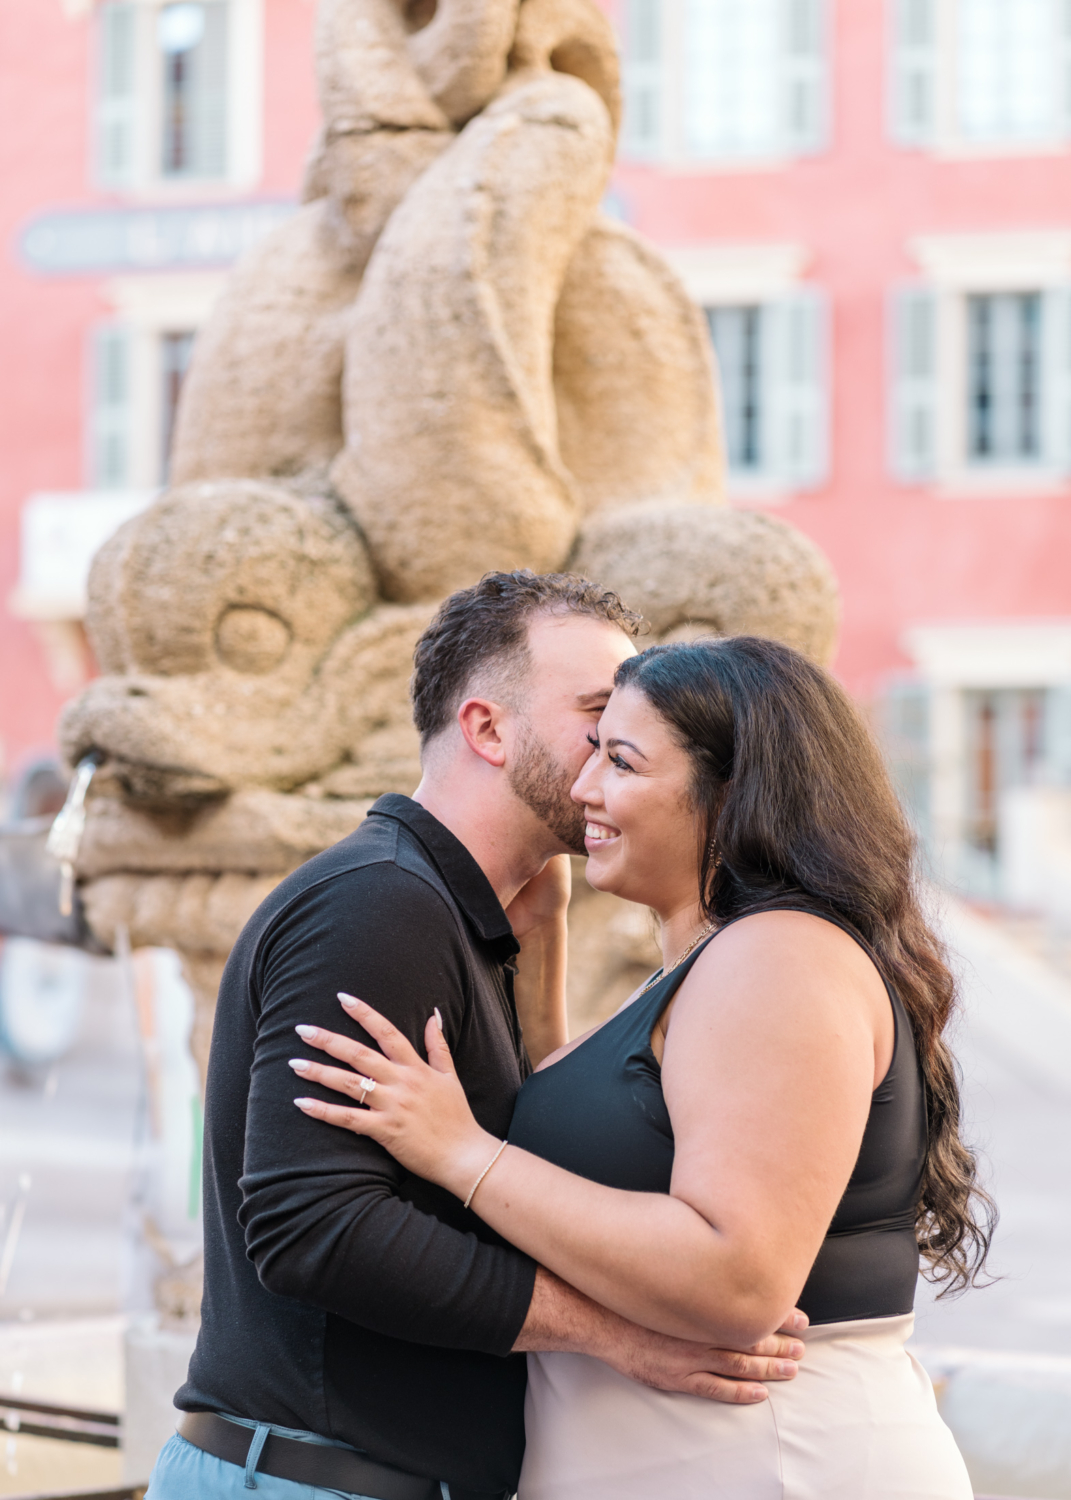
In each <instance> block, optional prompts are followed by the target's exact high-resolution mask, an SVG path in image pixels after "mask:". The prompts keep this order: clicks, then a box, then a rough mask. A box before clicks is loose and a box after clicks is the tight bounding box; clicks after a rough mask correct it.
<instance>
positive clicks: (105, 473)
mask: <svg viewBox="0 0 1071 1500" xmlns="http://www.w3.org/2000/svg"><path fill="white" fill-rule="evenodd" d="M92 367H93V376H92V378H93V417H92V454H91V466H92V470H93V483H94V485H95V486H96V488H97V489H102V490H115V489H125V488H126V487H127V486H128V485H129V483H130V397H131V390H130V373H131V371H130V336H129V334H128V332H127V330H126V329H125V328H121V327H119V326H117V325H110V326H108V327H105V328H98V329H97V330H96V332H95V333H94V336H93V360H92Z"/></svg>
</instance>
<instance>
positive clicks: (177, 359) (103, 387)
mask: <svg viewBox="0 0 1071 1500" xmlns="http://www.w3.org/2000/svg"><path fill="white" fill-rule="evenodd" d="M194 338H195V335H194V333H192V332H190V331H188V330H185V329H183V330H181V331H178V332H171V331H168V330H165V331H162V332H161V331H157V330H155V329H153V328H151V327H145V326H138V325H137V324H128V323H107V324H104V325H102V326H101V327H99V328H98V329H96V331H95V332H94V335H93V341H92V358H91V390H90V422H89V435H90V440H89V484H90V487H91V488H93V489H99V490H129V489H151V488H153V487H154V486H156V485H160V484H166V483H167V475H168V468H169V465H170V456H171V443H172V439H173V437H174V431H175V418H176V416H177V414H178V403H179V395H180V393H181V390H182V381H183V377H184V376H185V374H186V370H187V368H188V367H189V362H190V356H191V354H192V352H193V343H194Z"/></svg>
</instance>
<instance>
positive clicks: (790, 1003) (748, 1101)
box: [298, 637, 990, 1500]
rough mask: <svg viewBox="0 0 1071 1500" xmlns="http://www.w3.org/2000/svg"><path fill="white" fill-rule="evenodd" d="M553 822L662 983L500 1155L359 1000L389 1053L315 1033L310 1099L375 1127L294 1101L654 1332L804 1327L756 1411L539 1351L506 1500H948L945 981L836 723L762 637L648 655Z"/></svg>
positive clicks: (448, 1076) (906, 840)
mask: <svg viewBox="0 0 1071 1500" xmlns="http://www.w3.org/2000/svg"><path fill="white" fill-rule="evenodd" d="M572 795H573V797H574V799H575V800H576V801H578V802H582V803H583V805H584V809H585V816H586V818H587V839H586V844H587V849H588V853H589V861H588V880H589V881H590V883H591V884H592V885H593V886H595V887H596V888H597V889H599V890H605V891H612V892H614V893H615V894H617V895H620V896H623V897H625V898H626V899H627V900H630V901H635V902H639V903H642V904H645V905H647V906H650V907H651V908H653V909H654V911H655V912H656V913H657V915H658V917H659V920H660V923H661V932H662V950H663V954H664V957H665V963H664V966H663V969H662V970H660V971H659V973H658V974H656V975H655V976H654V977H653V978H652V979H651V980H650V981H648V983H647V984H645V985H644V986H643V988H642V989H641V990H640V991H639V992H638V993H637V994H636V995H635V996H634V997H633V998H632V999H631V1000H630V1001H629V1002H627V1003H626V1005H625V1006H624V1007H622V1009H621V1010H620V1011H618V1012H617V1014H616V1015H615V1016H613V1017H612V1018H611V1019H610V1020H609V1021H607V1022H605V1023H604V1024H603V1025H602V1026H600V1027H597V1028H595V1030H593V1031H592V1032H589V1033H588V1034H587V1036H585V1037H583V1038H581V1039H580V1040H579V1041H577V1042H574V1043H573V1044H572V1045H571V1046H564V1047H562V1048H560V1049H559V1050H558V1051H557V1052H555V1053H554V1054H553V1055H552V1056H550V1057H549V1058H547V1059H546V1061H545V1062H544V1063H543V1065H542V1066H541V1068H540V1069H539V1070H538V1071H537V1072H536V1073H534V1074H533V1075H532V1077H531V1078H530V1079H529V1080H528V1081H527V1083H526V1084H525V1085H524V1087H523V1089H522V1090H521V1093H520V1095H519V1097H518V1100H517V1105H516V1110H515V1114H514V1119H513V1124H512V1126H511V1129H510V1135H509V1141H508V1144H505V1143H502V1142H500V1141H497V1140H495V1139H494V1138H493V1137H491V1136H489V1135H488V1134H487V1133H486V1132H484V1131H483V1130H481V1129H480V1127H479V1126H478V1125H477V1124H476V1123H475V1121H474V1120H473V1118H472V1115H471V1113H470V1112H469V1110H468V1106H467V1103H466V1101H465V1098H464V1094H463V1092H462V1090H461V1087H460V1085H459V1083H458V1082H457V1079H456V1076H455V1075H454V1073H453V1069H452V1067H451V1063H450V1057H449V1052H448V1049H447V1047H446V1044H445V1040H444V1038H443V1037H442V1035H441V1031H440V1029H439V1028H438V1027H437V1026H436V1023H435V1020H434V1018H433V1019H432V1020H431V1021H429V1026H428V1032H427V1048H428V1057H429V1062H430V1066H429V1064H425V1063H424V1062H423V1061H422V1060H421V1059H420V1058H419V1056H418V1055H417V1054H416V1052H415V1051H414V1050H413V1049H412V1048H411V1047H410V1046H409V1044H408V1043H407V1042H406V1041H405V1040H404V1038H401V1037H399V1036H398V1034H397V1033H396V1032H394V1030H393V1028H392V1027H390V1026H389V1024H388V1023H386V1022H385V1021H384V1020H383V1018H382V1017H380V1016H378V1015H377V1014H376V1013H375V1012H373V1011H371V1010H370V1008H369V1007H367V1006H363V1005H362V1004H361V1002H360V1001H352V1000H347V1001H346V1002H345V1003H346V1005H347V1008H348V1009H349V1011H350V1014H351V1015H352V1016H353V1017H354V1019H356V1020H357V1021H358V1022H359V1023H360V1025H361V1026H363V1027H364V1028H365V1030H366V1031H367V1032H369V1033H370V1034H371V1035H372V1036H373V1037H374V1038H375V1039H376V1040H377V1041H378V1042H379V1044H380V1046H381V1047H382V1052H379V1051H376V1050H374V1049H372V1048H368V1047H362V1046H360V1045H359V1044H357V1043H355V1042H353V1041H350V1040H348V1039H346V1038H342V1037H335V1036H332V1035H331V1034H328V1033H320V1034H319V1035H318V1038H317V1041H316V1045H318V1046H320V1047H322V1048H323V1049H324V1050H325V1051H327V1052H329V1053H330V1054H331V1055H333V1056H334V1057H336V1058H338V1059H340V1060H341V1061H343V1062H344V1063H347V1064H349V1065H350V1066H351V1067H352V1068H354V1069H356V1070H357V1074H356V1075H355V1074H354V1073H351V1072H348V1071H344V1070H342V1069H338V1068H332V1067H330V1066H328V1065H319V1064H316V1065H312V1066H311V1067H310V1066H308V1065H305V1066H304V1067H303V1069H302V1076H303V1077H304V1078H310V1079H315V1080H316V1081H317V1082H319V1083H322V1084H325V1085H326V1086H327V1087H329V1088H333V1089H336V1090H338V1091H340V1092H342V1093H345V1094H349V1095H350V1096H352V1097H355V1098H357V1099H358V1100H360V1101H361V1102H362V1103H363V1105H364V1106H365V1107H363V1108H353V1107H349V1106H345V1105H332V1104H325V1103H320V1102H316V1101H313V1100H299V1101H298V1103H299V1104H300V1105H301V1107H303V1108H305V1109H306V1110H307V1112H308V1113H310V1114H313V1115H316V1116H317V1117H319V1118H321V1119H325V1120H327V1121H329V1122H331V1123H334V1124H337V1125H341V1126H343V1127H345V1128H347V1129H350V1130H353V1131H355V1132H357V1133H358V1134H363V1135H369V1136H371V1137H373V1138H374V1139H375V1140H378V1141H380V1142H381V1143H382V1144H383V1145H384V1146H386V1147H387V1149H388V1150H390V1151H391V1152H392V1153H393V1154H394V1155H395V1156H397V1157H398V1159H399V1160H400V1161H402V1162H403V1164H404V1165H405V1166H406V1167H407V1168H408V1169H409V1170H410V1171H413V1172H416V1173H418V1174H419V1175H421V1176H423V1177H425V1178H429V1179H430V1180H432V1181H434V1182H436V1183H438V1184H440V1185H441V1186H444V1187H446V1188H448V1189H449V1190H451V1191H452V1192H454V1193H456V1194H457V1195H458V1196H459V1197H460V1198H461V1199H462V1200H465V1201H472V1200H474V1201H475V1207H476V1209H477V1211H478V1212H479V1213H480V1215H481V1216H482V1217H483V1218H484V1219H485V1220H486V1222H487V1223H488V1224H490V1225H491V1226H492V1227H493V1228H494V1229H496V1230H497V1231H498V1232H499V1233H501V1234H502V1235H504V1236H505V1237H506V1238H507V1239H508V1240H510V1241H512V1242H513V1243H514V1244H515V1245H517V1246H519V1247H520V1248H521V1249H523V1250H525V1251H526V1252H527V1253H528V1254H530V1255H532V1256H533V1257H535V1258H536V1259H537V1260H539V1261H540V1262H541V1263H542V1264H543V1265H545V1266H547V1267H548V1268H549V1269H550V1270H552V1271H554V1272H556V1273H557V1274H558V1275H560V1276H561V1277H563V1278H564V1279H565V1280H567V1281H569V1282H571V1283H572V1284H573V1285H574V1286H576V1287H578V1288H580V1290H582V1291H583V1292H585V1293H587V1294H588V1295H589V1296H591V1297H593V1298H595V1299H596V1300H597V1301H599V1302H601V1303H603V1304H604V1305H605V1306H607V1307H610V1308H613V1309H615V1310H616V1311H618V1312H620V1313H622V1314H624V1315H625V1316H627V1317H629V1318H631V1319H633V1320H634V1321H636V1322H638V1323H641V1324H644V1325H645V1326H647V1327H650V1328H654V1329H658V1330H661V1331H664V1332H666V1333H670V1334H677V1335H680V1336H683V1337H689V1338H703V1339H709V1340H711V1341H712V1342H716V1343H720V1344H722V1345H728V1346H730V1347H744V1346H746V1345H748V1344H750V1343H752V1342H754V1341H755V1340H756V1339H758V1338H760V1337H762V1336H764V1335H766V1334H768V1333H770V1332H771V1331H772V1330H773V1329H775V1328H777V1327H778V1326H779V1325H780V1324H781V1323H782V1322H783V1320H784V1318H785V1316H786V1314H787V1313H788V1311H789V1309H790V1308H791V1307H792V1306H793V1304H794V1303H797V1302H798V1304H799V1305H800V1306H801V1307H802V1308H803V1310H804V1311H805V1312H806V1313H808V1314H809V1316H810V1319H811V1329H810V1331H809V1333H808V1334H806V1335H805V1336H804V1337H805V1338H806V1341H807V1344H808V1348H807V1353H806V1357H805V1359H804V1361H803V1364H802V1366H801V1369H800V1373H799V1376H798V1377H797V1379H796V1380H794V1381H792V1382H790V1383H787V1384H785V1385H783V1386H776V1387H774V1386H771V1387H770V1391H769V1399H768V1400H767V1401H766V1402H764V1403H762V1404H761V1405H756V1406H751V1407H743V1406H741V1407H718V1406H714V1405H713V1404H711V1403H708V1402H703V1401H701V1400H699V1399H698V1398H696V1397H692V1396H687V1395H679V1394H669V1393H665V1392H659V1391H653V1390H650V1389H648V1388H646V1387H641V1386H640V1385H638V1384H633V1383H632V1382H630V1381H628V1380H625V1379H623V1378H621V1377H620V1376H618V1375H617V1374H616V1373H615V1372H613V1371H611V1370H610V1369H609V1368H608V1367H607V1366H605V1365H603V1364H601V1363H600V1362H599V1361H598V1360H595V1359H591V1358H588V1357H585V1356H578V1355H571V1354H541V1355H532V1356H529V1390H528V1399H527V1405H526V1411H525V1419H526V1430H527V1450H526V1456H525V1462H524V1470H523V1473H522V1477H521V1484H520V1491H519V1493H520V1497H521V1500H627V1497H633V1496H634V1497H637V1500H639V1497H641V1496H643V1497H645V1500H650V1497H657V1500H693V1497H696V1500H698V1497H700V1496H702V1497H704V1500H711V1497H732V1500H760V1497H762V1500H765V1497H767V1496H770V1497H775V1496H776V1497H781V1500H805V1497H806V1500H812V1497H814V1500H818V1497H821V1500H893V1497H896V1500H903V1497H907V1496H911V1497H925V1500H970V1495H971V1486H970V1483H969V1481H968V1478H967V1474H966V1471H965V1469H964V1466H963V1463H962V1460H961V1459H960V1457H959V1454H958V1453H957V1451H956V1449H955V1445H954V1443H953V1441H952V1438H951V1435H950V1434H949V1432H948V1430H947V1428H945V1427H944V1425H943V1423H942V1422H941V1420H940V1418H939V1416H938V1415H937V1410H936V1406H935V1404H934V1399H933V1393H932V1390H931V1389H930V1386H929V1382H928V1380H927V1379H926V1376H925V1374H924V1372H923V1371H922V1370H921V1369H920V1367H919V1366H918V1365H917V1364H916V1363H915V1362H914V1360H913V1359H912V1358H911V1357H910V1356H909V1355H908V1354H907V1352H906V1350H905V1348H904V1342H905V1340H906V1339H907V1337H908V1336H909V1334H910V1332H911V1327H912V1305H913V1298H914V1287H915V1281H916V1277H917V1274H918V1265H919V1254H920V1251H921V1255H922V1258H923V1259H924V1260H925V1261H926V1262H927V1263H928V1264H929V1267H930V1268H931V1274H932V1276H933V1277H934V1278H935V1279H937V1280H939V1281H944V1282H946V1283H947V1286H948V1288H949V1289H951V1288H958V1287H963V1286H966V1285H968V1284H970V1283H971V1282H972V1281H973V1279H974V1277H975V1276H976V1275H977V1272H978V1270H979V1269H980V1267H981V1265H982V1264H983V1263H984V1258H985V1252H986V1249H987V1247H988V1232H989V1221H988V1215H989V1211H990V1210H989V1204H988V1200H987V1199H986V1198H985V1196H984V1194H981V1193H980V1192H979V1191H978V1189H977V1187H976V1185H975V1169H974V1161H973V1158H972V1156H971V1154H970V1153H969V1151H968V1150H967V1149H966V1148H965V1146H964V1145H963V1143H962V1142H961V1140H960V1138H959V1135H958V1128H957V1127H958V1107H959V1105H958V1095H957V1087H956V1081H955V1074H954V1070H953V1064H952V1060H951V1057H950V1055H949V1052H948V1049H947V1047H946V1045H945V1043H944V1041H943V1040H942V1035H941V1033H942V1031H943V1029H944V1027H945V1025H946V1023H947V1021H948V1018H949V1014H950V1011H951V1008H952V1003H953V998H954V994H953V981H952V978H951V976H950V974H949V972H948V970H947V968H946V967H945V966H944V964H943V962H942V960H941V957H940V953H939V949H938V946H937V944H936V942H935V940H934V938H933V936H932V934H931V933H930V932H929V930H928V929H927V927H926V924H925V922H924V920H923V917H922V915H921V913H920V911H919V907H918V900H917V896H916V894H915V891H914V889H913V885H912V841H911V838H910V835H909V833H908V831H907V828H906V826H905V824H904V820H903V818H902V815H901V813H900V810H899V808H898V805H897V802H896V798H895V796H894V794H893V792H892V789H891V787H890V785H889V782H888V778H887V776H886V774H885V771H884V769H883V767H882V764H881V760H880V757H879V755H878V753H877V751H876V749H875V747H874V745H873V743H872V741H871V739H870V737H869V735H868V733H867V731H866V729H865V727H864V725H863V723H862V721H861V719H860V717H859V715H858V713H857V712H856V710H855V709H854V707H853V706H852V704H851V703H850V701H849V700H848V698H847V697H846V695H845V694H844V693H843V692H842V691H841V689H840V688H839V687H838V686H837V684H836V683H835V682H834V681H833V679H832V678H831V677H830V676H829V675H828V674H826V673H824V672H823V671H821V670H820V669H819V668H817V667H815V666H814V665H812V664H811V663H810V662H808V661H807V660H806V659H805V658H803V657H802V656H800V655H799V654H797V653H796V652H794V651H791V650H790V649H788V648H787V647H784V646H780V645H777V644H774V643H772V642H770V641H763V640H758V639H753V638H748V637H741V638H736V639H730V640H720V641H710V642H697V643H695V644H690V645H687V644H678V645H670V646H654V647H652V648H650V649H649V650H647V651H645V652H644V653H643V654H642V655H640V656H637V657H634V658H631V659H629V660H627V661H626V662H624V663H623V664H622V666H621V668H620V670H619V671H618V673H617V677H616V686H615V690H614V693H613V695H612V697H611V699H610V702H609V704H608V706H607V708H606V711H605V713H604V714H603V716H602V719H601V722H600V726H599V741H598V743H595V742H593V753H592V756H591V759H590V761H589V762H588V764H587V766H586V767H585V769H584V771H583V772H582V774H581V776H580V778H579V780H578V781H577V783H576V785H575V786H574V788H573V792H572ZM771 1101H773V1104H772V1107H771ZM975 1204H978V1205H979V1208H978V1209H976V1208H975V1207H974V1205H975ZM979 1212H980V1214H981V1217H980V1218H979V1217H977V1214H978V1213H979Z"/></svg>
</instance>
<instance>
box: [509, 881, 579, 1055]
mask: <svg viewBox="0 0 1071 1500" xmlns="http://www.w3.org/2000/svg"><path fill="white" fill-rule="evenodd" d="M571 884H572V879H571V870H570V866H569V856H568V855H567V854H560V855H558V856H557V857H556V858H554V859H552V860H548V862H547V864H546V865H545V866H544V867H543V869H542V870H541V871H540V873H539V874H538V875H537V876H535V878H534V879H533V880H530V881H529V882H528V884H527V885H526V886H524V887H523V888H522V889H521V890H520V891H519V892H518V894H517V895H516V896H515V897H514V899H513V900H512V901H511V902H510V904H509V908H508V910H507V912H506V915H507V916H508V917H509V919H510V922H511V924H512V926H513V931H514V934H515V935H516V938H517V941H518V942H519V943H520V945H521V951H520V953H519V954H518V955H517V977H516V979H515V980H514V984H513V993H514V999H515V1000H516V1003H517V1019H518V1020H519V1021H520V1023H521V1032H522V1034H523V1036H524V1044H525V1046H526V1047H527V1049H528V1056H529V1057H530V1058H531V1060H532V1066H533V1068H538V1066H539V1064H540V1063H541V1062H542V1061H543V1059H544V1058H545V1057H547V1056H549V1054H550V1053H551V1052H556V1051H557V1050H558V1048H559V1047H563V1046H564V1045H565V1044H566V1042H567V1041H568V1040H569V1023H568V1016H567V1013H566V1005H565V972H566V957H567V951H568V940H569V931H568V925H567V923H566V910H567V908H568V905H569V892H570V888H571Z"/></svg>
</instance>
